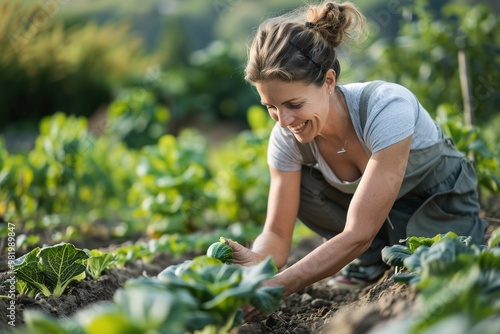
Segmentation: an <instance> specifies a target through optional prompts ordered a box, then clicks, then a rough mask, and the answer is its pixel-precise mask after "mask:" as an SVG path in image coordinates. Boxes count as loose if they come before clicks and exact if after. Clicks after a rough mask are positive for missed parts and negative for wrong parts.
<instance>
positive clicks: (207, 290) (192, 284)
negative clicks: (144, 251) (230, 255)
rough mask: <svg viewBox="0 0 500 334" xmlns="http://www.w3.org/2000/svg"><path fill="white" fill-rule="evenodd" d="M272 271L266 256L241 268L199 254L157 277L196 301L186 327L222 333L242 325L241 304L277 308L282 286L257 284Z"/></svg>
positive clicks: (266, 308)
mask: <svg viewBox="0 0 500 334" xmlns="http://www.w3.org/2000/svg"><path fill="white" fill-rule="evenodd" d="M274 274H275V272H274V266H273V263H272V259H271V258H270V257H269V258H267V259H265V260H264V261H262V262H260V263H259V264H257V265H254V266H251V267H242V266H237V265H232V264H224V263H222V262H221V261H220V260H218V259H215V258H211V257H208V256H206V255H203V256H198V257H195V258H194V259H193V260H188V261H184V262H183V263H180V264H177V265H173V266H170V267H168V268H166V269H165V270H164V271H162V272H161V273H160V274H159V275H158V280H159V281H160V282H161V283H162V284H164V285H165V287H166V288H167V289H168V290H171V291H178V290H185V291H187V292H188V293H189V294H190V295H191V296H193V298H194V299H195V300H196V301H197V303H198V312H197V317H196V319H194V320H196V321H190V322H188V323H187V325H188V329H189V330H192V331H197V330H203V333H225V332H227V331H229V329H231V328H232V327H236V326H239V325H241V324H242V322H243V311H242V306H243V305H244V304H251V305H253V306H254V307H256V308H257V309H259V310H260V311H262V312H264V313H272V312H274V311H275V310H276V309H277V308H278V307H279V304H280V301H281V296H282V292H283V287H281V286H280V287H260V285H261V284H262V282H263V281H264V280H266V279H269V278H271V277H272V276H274Z"/></svg>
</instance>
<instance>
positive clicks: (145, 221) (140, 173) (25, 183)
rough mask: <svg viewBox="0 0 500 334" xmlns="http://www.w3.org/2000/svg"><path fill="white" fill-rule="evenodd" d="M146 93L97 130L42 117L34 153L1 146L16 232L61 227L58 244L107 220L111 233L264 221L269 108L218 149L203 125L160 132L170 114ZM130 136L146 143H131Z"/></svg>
mask: <svg viewBox="0 0 500 334" xmlns="http://www.w3.org/2000/svg"><path fill="white" fill-rule="evenodd" d="M148 94H149V93H148V92H147V91H136V92H135V93H131V94H129V95H128V96H127V97H124V98H122V99H121V100H118V101H115V103H114V104H113V105H112V106H111V108H110V112H109V118H108V120H107V121H106V123H104V124H102V127H103V128H102V134H101V135H99V136H96V135H94V134H92V133H90V132H89V130H88V124H87V120H86V119H85V118H83V117H75V116H66V115H65V114H62V113H57V114H55V115H53V116H51V117H49V118H46V119H44V120H43V121H42V122H41V123H40V134H39V136H38V137H37V139H36V142H35V145H34V147H33V148H32V149H31V150H30V151H28V152H24V153H17V154H12V153H9V152H8V151H7V149H6V148H5V146H4V145H2V144H1V143H0V200H1V203H2V204H1V205H0V216H2V217H3V218H4V220H5V221H9V222H12V223H14V224H16V226H17V227H18V229H19V230H18V234H21V232H22V231H30V234H35V233H36V232H37V231H40V232H41V231H47V230H52V231H59V233H60V234H59V237H57V235H55V234H53V237H54V239H53V241H55V242H56V241H57V242H59V241H67V240H68V239H71V238H72V237H75V236H77V235H78V234H83V235H85V234H90V235H92V234H99V233H101V231H100V229H99V222H101V223H102V222H104V225H106V227H108V230H109V231H102V233H103V234H105V233H108V234H109V237H110V238H113V237H127V236H131V235H137V234H139V235H145V234H147V235H148V236H150V237H158V236H160V235H162V234H165V233H182V234H189V233H194V232H197V231H201V230H204V231H210V230H214V229H217V228H220V227H227V226H228V225H230V224H232V223H235V222H239V223H240V225H241V226H243V227H245V226H248V225H252V226H253V225H258V224H260V223H261V222H262V221H263V217H264V214H265V207H266V204H267V188H268V183H269V176H268V170H267V166H266V156H265V155H266V148H267V137H268V134H269V129H270V122H269V120H268V117H267V115H266V114H265V112H264V111H263V110H262V109H261V108H258V107H255V108H251V109H250V110H249V112H248V118H249V124H250V125H251V126H252V128H251V129H250V130H247V131H243V132H241V133H239V134H238V135H236V136H234V138H232V139H231V140H229V141H228V142H226V143H225V144H224V145H222V146H221V147H218V148H217V150H214V149H213V148H212V147H210V144H209V143H208V141H207V139H206V138H205V137H204V136H203V135H202V134H201V133H200V132H198V131H197V130H194V129H185V130H183V131H182V132H181V133H180V134H178V135H177V136H173V135H171V134H168V133H165V131H163V132H162V130H161V128H162V127H165V126H166V125H168V117H169V116H168V115H169V112H168V110H166V109H165V108H164V107H161V106H159V105H156V104H155V103H154V102H153V101H152V99H151V96H149V95H148ZM159 128H160V129H159ZM141 130H142V131H141ZM131 136H136V140H137V142H142V143H147V144H145V145H142V146H141V147H138V148H133V147H129V146H127V145H126V144H125V143H126V139H127V140H129V139H130V137H131ZM141 136H142V137H141ZM68 225H69V226H72V227H73V228H71V229H68V228H67V226H68ZM101 225H102V224H101ZM0 230H1V229H0ZM21 230H22V231H21ZM49 242H50V240H49Z"/></svg>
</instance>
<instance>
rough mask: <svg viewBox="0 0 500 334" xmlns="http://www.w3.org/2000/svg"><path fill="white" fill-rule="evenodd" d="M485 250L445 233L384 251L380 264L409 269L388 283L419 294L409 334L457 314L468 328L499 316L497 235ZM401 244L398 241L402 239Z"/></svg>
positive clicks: (414, 240) (499, 268)
mask: <svg viewBox="0 0 500 334" xmlns="http://www.w3.org/2000/svg"><path fill="white" fill-rule="evenodd" d="M499 230H500V229H497V231H495V232H494V234H493V236H492V239H490V240H493V241H491V242H490V243H489V246H485V245H476V244H471V243H470V238H468V237H464V236H458V235H456V234H455V233H452V232H449V233H447V234H444V235H437V236H436V237H434V238H421V237H418V238H416V237H411V238H409V239H407V240H406V241H408V243H410V242H411V243H412V245H411V249H410V248H406V247H405V246H402V245H395V246H391V247H386V248H384V249H383V251H382V258H383V260H384V261H385V262H386V263H387V264H389V265H391V266H399V265H401V264H403V266H404V267H405V268H406V269H407V270H408V271H409V272H405V273H399V274H396V275H394V280H396V281H399V282H409V283H410V284H411V285H413V286H415V287H416V288H417V289H418V290H419V291H420V294H419V297H418V298H419V299H420V302H421V304H422V305H423V307H422V308H421V310H420V311H419V312H418V313H417V314H416V315H415V316H414V318H412V320H411V331H410V332H411V333H422V332H423V331H425V330H428V329H430V328H431V327H432V326H434V325H436V324H438V323H439V322H440V321H444V319H447V318H449V317H452V316H454V315H457V314H460V315H461V316H462V317H464V318H465V319H467V324H466V326H469V328H470V329H472V328H473V327H474V326H476V325H477V324H478V323H480V322H481V321H483V320H484V319H487V318H488V317H490V316H493V315H495V314H497V313H498V312H500V303H498V300H499V299H498V298H500V286H499V283H498V282H500V249H499V248H496V247H494V245H495V244H496V242H498V235H499V233H500V232H498V231H499ZM402 241H403V240H402Z"/></svg>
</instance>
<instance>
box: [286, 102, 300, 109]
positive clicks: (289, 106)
mask: <svg viewBox="0 0 500 334" xmlns="http://www.w3.org/2000/svg"><path fill="white" fill-rule="evenodd" d="M302 105H303V103H297V104H289V105H288V108H290V109H300V108H301V107H302Z"/></svg>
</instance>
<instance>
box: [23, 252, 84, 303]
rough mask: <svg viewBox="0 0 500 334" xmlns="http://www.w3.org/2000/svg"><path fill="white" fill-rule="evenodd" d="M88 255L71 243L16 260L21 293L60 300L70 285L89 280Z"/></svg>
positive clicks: (28, 254)
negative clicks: (86, 270) (87, 278)
mask: <svg viewBox="0 0 500 334" xmlns="http://www.w3.org/2000/svg"><path fill="white" fill-rule="evenodd" d="M88 257H89V256H88V255H87V253H85V252H84V251H83V250H81V249H77V248H76V247H75V246H74V245H72V244H69V243H61V244H57V245H54V246H48V247H43V248H40V247H36V248H35V249H33V250H32V251H31V252H29V253H27V254H25V255H23V256H21V257H19V258H17V259H16V260H14V271H15V275H16V278H17V280H18V283H19V282H21V281H22V282H24V283H19V284H18V285H19V287H20V288H21V289H20V291H24V292H27V294H28V295H34V294H36V293H37V292H42V293H43V294H44V295H45V296H52V295H53V296H54V297H60V296H61V295H62V294H63V292H64V290H65V289H66V287H67V286H68V284H69V283H71V282H72V281H80V280H82V279H84V278H85V266H86V263H85V262H86V260H87V259H88Z"/></svg>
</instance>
